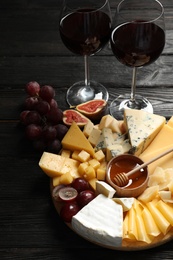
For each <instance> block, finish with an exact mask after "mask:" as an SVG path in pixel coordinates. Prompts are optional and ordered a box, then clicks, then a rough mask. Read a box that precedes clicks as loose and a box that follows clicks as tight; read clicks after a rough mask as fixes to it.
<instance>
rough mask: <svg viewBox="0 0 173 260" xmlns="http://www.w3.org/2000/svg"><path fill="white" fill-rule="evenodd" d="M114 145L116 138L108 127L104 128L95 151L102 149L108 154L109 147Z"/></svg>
mask: <svg viewBox="0 0 173 260" xmlns="http://www.w3.org/2000/svg"><path fill="white" fill-rule="evenodd" d="M113 144H114V136H113V133H112V130H111V129H110V128H108V127H104V128H102V130H101V134H100V137H99V138H98V141H97V143H96V146H95V150H96V151H98V150H100V149H102V150H103V151H104V152H106V149H107V147H108V146H110V145H113Z"/></svg>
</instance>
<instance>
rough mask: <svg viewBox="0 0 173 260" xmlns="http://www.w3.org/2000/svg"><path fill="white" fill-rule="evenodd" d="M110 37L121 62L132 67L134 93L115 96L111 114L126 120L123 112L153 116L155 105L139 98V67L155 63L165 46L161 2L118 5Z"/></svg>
mask: <svg viewBox="0 0 173 260" xmlns="http://www.w3.org/2000/svg"><path fill="white" fill-rule="evenodd" d="M113 26H114V29H113V31H112V34H111V47H112V52H113V54H114V55H115V57H116V58H117V60H118V61H119V62H121V63H122V64H124V65H126V66H128V67H131V68H133V70H132V71H133V73H132V84H131V93H129V94H128V93H124V94H122V95H119V96H118V97H116V98H115V99H114V100H113V101H112V102H111V105H110V114H111V115H112V116H114V117H116V118H117V119H123V118H124V109H138V110H145V111H148V112H150V113H153V105H152V104H151V102H150V101H149V100H148V99H147V98H145V97H143V96H142V95H139V94H138V95H136V74H137V68H138V67H143V66H147V65H150V64H151V63H153V62H154V61H156V60H157V59H158V58H159V56H160V54H161V53H162V51H163V48H164V45H165V22H164V8H163V6H162V4H161V3H160V2H159V1H158V0H122V1H121V2H120V3H119V4H118V6H117V12H116V14H115V23H114V25H113Z"/></svg>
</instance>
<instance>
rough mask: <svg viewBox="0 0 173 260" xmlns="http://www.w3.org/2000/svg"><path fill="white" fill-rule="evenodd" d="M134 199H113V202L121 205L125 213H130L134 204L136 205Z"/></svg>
mask: <svg viewBox="0 0 173 260" xmlns="http://www.w3.org/2000/svg"><path fill="white" fill-rule="evenodd" d="M134 200H135V199H134V198H133V197H131V198H113V201H115V202H116V203H119V204H120V205H122V207H123V212H125V211H128V210H129V209H131V207H132V205H133V203H134Z"/></svg>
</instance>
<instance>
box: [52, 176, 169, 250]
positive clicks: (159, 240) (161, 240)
mask: <svg viewBox="0 0 173 260" xmlns="http://www.w3.org/2000/svg"><path fill="white" fill-rule="evenodd" d="M52 190H53V185H52V181H50V192H51V194H52ZM52 200H53V204H54V207H55V209H56V211H57V213H58V214H59V211H60V203H58V202H56V201H55V200H54V199H53V198H52ZM65 224H66V225H67V226H68V227H69V228H70V229H72V230H73V231H74V232H75V233H76V234H78V233H77V232H76V231H75V230H74V229H73V228H72V226H71V224H70V223H65ZM78 235H79V234H78ZM80 236H81V235H80ZM83 238H84V239H86V238H85V237H83ZM172 239H173V228H172V229H171V230H170V231H169V232H168V233H167V234H166V235H165V236H164V235H160V236H158V237H156V238H155V239H154V240H153V241H152V242H151V243H150V244H147V243H144V242H140V241H136V240H135V241H134V240H125V239H124V240H123V241H122V246H121V247H109V246H105V245H104V244H99V243H96V242H94V241H92V239H91V240H88V241H89V242H91V243H94V244H97V245H99V246H101V247H105V248H108V249H112V250H121V251H140V250H147V249H151V248H153V247H158V246H160V245H163V244H165V243H167V242H169V241H171V240H172Z"/></svg>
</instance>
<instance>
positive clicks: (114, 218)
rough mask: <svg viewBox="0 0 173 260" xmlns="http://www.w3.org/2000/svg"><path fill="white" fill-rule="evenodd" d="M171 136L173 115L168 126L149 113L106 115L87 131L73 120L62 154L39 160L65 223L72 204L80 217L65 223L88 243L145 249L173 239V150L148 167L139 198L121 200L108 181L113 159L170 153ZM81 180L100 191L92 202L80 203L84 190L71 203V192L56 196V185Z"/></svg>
mask: <svg viewBox="0 0 173 260" xmlns="http://www.w3.org/2000/svg"><path fill="white" fill-rule="evenodd" d="M163 137H164V138H163ZM171 138H172V140H173V117H171V118H170V120H169V121H168V122H166V119H165V118H164V117H162V116H159V115H155V114H150V113H148V112H145V111H138V110H130V109H127V110H125V113H124V120H123V121H118V120H116V119H115V118H113V117H112V116H110V115H105V116H103V117H102V118H101V120H100V122H99V124H97V125H94V124H93V123H92V122H91V121H89V122H88V123H87V124H86V125H85V126H84V127H83V128H82V129H81V128H80V127H78V126H77V124H76V123H75V122H73V123H72V125H71V126H70V128H69V130H68V132H67V133H66V135H65V136H64V138H63V140H62V151H61V152H60V154H52V153H48V152H44V153H43V155H42V157H41V158H40V161H39V166H40V167H41V169H42V170H43V171H44V172H45V173H46V174H47V175H48V176H49V177H50V180H51V181H50V183H51V184H50V190H51V194H52V200H53V203H54V206H55V208H56V210H57V212H58V214H59V215H60V217H62V219H63V216H64V215H63V213H62V211H63V210H62V209H63V208H64V205H65V206H66V212H67V204H68V207H70V203H69V201H72V202H71V205H73V210H74V212H75V213H74V214H72V216H71V218H70V219H67V218H64V222H65V223H66V224H67V225H68V226H69V227H70V228H71V229H72V230H73V231H74V232H76V233H77V234H79V235H80V236H82V237H83V238H85V239H86V240H88V241H90V242H92V243H95V244H97V245H100V246H102V247H106V248H110V249H113V250H123V251H132V250H144V249H149V248H152V247H156V246H159V245H161V244H164V243H166V242H168V241H170V240H172V238H173V160H172V157H173V152H170V153H169V154H167V155H165V156H164V157H162V158H160V159H158V160H157V161H154V162H153V163H151V164H150V165H148V172H149V180H148V186H147V188H146V189H145V191H144V192H143V193H142V194H140V195H138V196H137V197H132V196H128V197H119V196H116V190H115V189H114V188H113V187H111V186H110V185H109V184H108V183H107V182H106V172H107V165H108V162H109V161H110V160H111V159H112V158H115V157H116V156H118V155H121V154H133V155H135V156H137V157H139V158H140V159H141V160H143V161H144V162H146V161H148V160H149V159H152V158H154V157H155V156H157V155H159V154H161V153H163V152H165V151H166V150H168V149H170V148H171V146H172V144H171V142H170V140H171ZM78 179H85V181H86V182H87V183H88V185H89V187H90V188H87V191H88V190H90V191H92V192H94V196H91V194H90V198H91V199H90V200H88V201H87V203H86V204H83V205H82V206H81V204H80V203H79V202H80V200H79V198H80V194H81V193H82V191H80V192H79V191H78V193H77V195H76V196H75V199H74V196H73V199H71V197H70V196H71V193H69V191H68V192H67V193H66V198H64V197H63V198H62V197H59V189H57V190H58V191H57V194H58V199H57V194H56V197H55V188H56V187H60V190H62V189H63V188H64V187H71V188H74V187H75V186H74V181H75V180H78ZM84 193H87V192H86V190H84ZM89 193H91V192H88V194H89ZM69 194H70V195H69ZM73 195H74V194H73ZM85 195H86V194H85ZM67 197H68V198H67ZM67 200H68V202H67ZM84 201H86V199H85V200H84ZM74 204H75V205H74ZM75 210H76V211H75Z"/></svg>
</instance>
